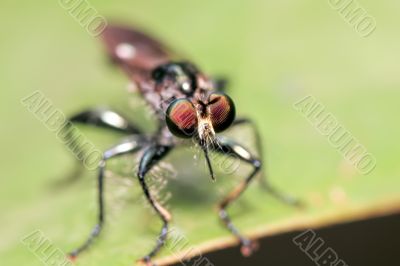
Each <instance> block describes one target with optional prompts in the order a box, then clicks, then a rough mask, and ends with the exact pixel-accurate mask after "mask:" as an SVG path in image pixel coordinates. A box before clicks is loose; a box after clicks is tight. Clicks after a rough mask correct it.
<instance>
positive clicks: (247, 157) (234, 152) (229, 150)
mask: <svg viewBox="0 0 400 266" xmlns="http://www.w3.org/2000/svg"><path fill="white" fill-rule="evenodd" d="M218 144H219V145H216V146H217V147H215V148H214V149H215V151H217V152H219V153H221V154H223V155H227V156H231V157H234V158H238V159H240V160H241V161H243V162H246V163H248V164H250V165H252V166H253V170H252V172H251V173H250V174H249V175H248V176H247V177H246V178H245V179H244V180H243V181H242V182H241V183H240V184H239V185H238V186H236V187H235V188H234V189H233V190H232V191H231V192H230V193H229V194H228V196H226V197H225V198H224V199H223V200H222V201H221V203H220V204H219V205H218V208H219V217H220V218H221V220H222V221H223V223H224V224H225V226H226V227H227V229H228V230H229V231H230V232H231V233H232V234H234V235H235V236H236V237H237V238H238V239H239V241H240V244H241V252H242V254H243V255H244V256H249V255H251V254H252V252H253V251H255V249H256V247H257V245H256V244H255V243H254V242H252V241H251V240H249V239H248V238H246V237H245V236H243V235H242V234H240V232H239V230H238V229H237V228H236V227H235V225H234V224H233V223H232V220H231V218H230V216H229V214H228V212H227V208H228V206H229V205H230V204H231V203H232V202H233V201H235V200H236V199H237V198H238V197H239V196H240V195H241V194H242V193H243V192H244V191H245V190H246V188H247V187H248V185H249V184H250V183H251V181H252V180H253V179H254V177H255V176H256V174H257V173H258V172H259V171H260V169H261V161H260V160H258V159H257V158H255V157H254V156H253V155H252V154H251V153H250V152H249V151H247V150H246V149H245V148H244V147H243V146H241V145H239V144H238V143H236V142H234V141H233V140H230V139H228V138H224V137H219V138H218Z"/></svg>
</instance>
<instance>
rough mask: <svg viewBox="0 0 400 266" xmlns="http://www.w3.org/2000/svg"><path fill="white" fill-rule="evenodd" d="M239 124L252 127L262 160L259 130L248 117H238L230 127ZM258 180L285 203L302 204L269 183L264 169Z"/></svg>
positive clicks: (299, 205)
mask: <svg viewBox="0 0 400 266" xmlns="http://www.w3.org/2000/svg"><path fill="white" fill-rule="evenodd" d="M240 125H249V126H250V127H251V128H252V129H253V131H254V137H255V141H256V148H257V152H258V154H259V156H260V159H259V160H260V161H261V162H263V157H262V156H263V150H262V142H261V137H260V133H259V130H258V128H257V126H256V124H255V123H254V122H253V121H252V120H250V119H247V118H239V119H237V120H235V121H234V122H233V124H232V127H234V126H240ZM260 182H261V186H262V187H263V188H265V189H266V190H267V191H268V192H269V193H270V194H271V195H272V196H274V197H275V198H276V199H278V200H279V201H281V202H283V203H285V204H288V205H291V206H295V207H302V206H303V203H302V202H301V201H300V200H298V199H297V198H295V197H293V196H291V195H288V194H286V193H283V192H282V191H280V190H279V189H276V188H275V187H274V186H273V185H271V183H270V181H269V179H268V174H266V171H265V170H263V171H262V176H261V178H260Z"/></svg>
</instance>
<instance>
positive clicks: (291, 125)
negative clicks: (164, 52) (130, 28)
mask: <svg viewBox="0 0 400 266" xmlns="http://www.w3.org/2000/svg"><path fill="white" fill-rule="evenodd" d="M90 3H91V5H92V6H93V7H95V8H96V9H97V11H98V12H99V13H100V14H101V15H103V16H105V17H107V18H108V19H109V21H110V22H112V21H121V22H124V23H125V24H127V25H139V26H141V27H143V28H145V29H147V30H149V31H151V32H152V33H154V34H155V35H156V36H159V38H161V39H162V40H165V41H166V42H167V43H168V44H169V46H171V47H172V48H174V49H176V50H177V51H182V52H183V53H184V54H185V55H188V57H189V58H190V59H191V60H193V61H194V62H195V63H197V64H198V65H199V66H200V67H201V68H202V69H203V70H204V71H206V72H207V73H213V74H214V73H215V74H219V75H225V76H227V77H228V78H229V79H230V84H229V85H230V88H229V94H230V95H231V96H232V98H234V99H235V103H236V105H237V110H238V113H239V114H240V115H243V116H249V117H251V118H253V119H254V120H255V121H256V122H257V124H258V125H259V127H260V130H261V132H262V138H263V140H264V150H265V154H264V155H265V157H266V159H267V166H268V172H269V173H270V176H271V181H272V182H273V183H274V184H275V185H276V186H278V187H280V188H282V189H284V190H285V191H288V192H290V193H292V194H295V195H298V196H299V197H300V198H302V199H304V200H305V201H306V202H307V203H308V208H307V209H306V210H304V211H298V210H294V209H292V208H289V207H286V206H284V205H282V204H281V203H279V202H277V201H276V200H275V199H273V198H272V197H271V196H269V195H267V194H265V193H264V191H262V190H261V189H260V188H259V187H257V185H254V186H252V188H251V190H250V191H251V192H250V191H249V193H246V194H245V195H244V197H243V199H242V200H241V201H240V203H239V204H238V205H237V206H236V207H233V208H232V209H231V211H232V213H233V215H234V219H236V221H237V225H238V226H239V227H240V228H243V229H244V231H245V232H250V231H254V230H257V229H258V228H265V227H266V228H268V225H272V224H280V223H285V222H291V221H293V223H294V224H295V223H296V222H295V221H297V220H302V219H303V220H304V219H310V221H312V220H313V219H315V220H318V219H323V217H327V215H337V216H340V215H342V214H343V213H351V212H356V211H357V210H364V209H368V208H370V207H371V208H372V206H373V208H378V209H379V208H385V206H389V205H391V206H396V205H398V203H399V202H400V201H399V200H400V194H399V192H400V191H399V190H400V188H399V187H400V186H399V185H400V184H399V174H400V165H399V163H398V158H399V155H400V154H399V152H400V142H399V141H398V137H399V136H400V126H399V124H398V116H399V114H400V113H399V100H400V90H399V87H400V75H399V73H398V72H399V69H400V68H399V62H400V53H399V47H400V35H399V30H398V28H399V26H400V18H399V10H400V2H398V1H389V0H385V1H379V2H378V1H370V0H368V1H367V0H359V3H360V5H361V6H362V7H363V8H365V9H366V10H367V11H368V13H369V14H370V15H371V16H373V17H374V18H375V20H376V22H377V28H376V30H375V31H374V32H373V33H372V34H371V35H370V36H368V37H366V38H363V37H361V36H360V35H359V34H358V33H357V32H356V31H355V30H354V29H353V28H352V27H351V26H349V25H348V24H347V23H346V21H345V20H343V18H342V17H341V16H340V14H338V12H337V11H335V10H334V9H332V7H331V6H330V5H329V1H328V0H326V1H310V0H303V1H286V0H284V1H261V0H254V1H232V0H230V1H227V0H223V1H178V0H172V1H147V0H146V1H145V0H143V1H136V0H131V1H127V0H125V1H113V2H112V1H105V0H104V1H101V0H90ZM0 19H1V24H0V32H1V40H0V59H1V64H0V86H1V97H0V99H1V104H0V110H1V114H2V123H1V127H0V132H1V139H0V142H1V145H0V147H1V148H2V152H1V154H0V161H1V174H0V176H1V186H0V195H1V201H0V208H1V211H0V213H1V220H0V235H1V238H0V256H1V257H0V258H1V264H2V265H27V264H29V265H32V266H34V265H41V262H40V260H38V259H37V258H35V256H34V254H32V253H31V252H30V251H29V250H28V249H27V248H26V247H25V246H24V245H23V244H21V242H20V239H21V238H23V237H24V236H26V235H27V234H29V233H31V232H32V231H34V230H36V229H40V230H42V231H43V232H44V234H45V235H46V236H47V237H48V238H49V239H51V240H52V242H53V243H54V246H56V247H58V248H60V249H62V250H63V251H69V250H70V249H71V248H73V247H76V246H77V245H78V244H80V243H81V242H82V241H83V239H84V238H85V237H86V235H87V234H88V233H89V231H90V229H91V225H93V224H94V221H95V215H96V206H95V202H94V199H95V190H94V184H95V183H94V181H95V175H96V173H95V172H86V173H85V174H84V177H83V178H82V179H81V180H80V181H79V182H76V183H75V184H73V185H70V186H65V187H64V188H62V189H54V188H53V187H52V186H51V184H52V183H53V182H55V181H57V180H60V179H62V177H63V176H64V175H65V174H66V173H67V172H68V171H69V170H70V169H71V168H73V166H74V158H73V156H72V155H71V154H70V153H69V152H68V151H66V149H65V147H63V145H62V144H61V143H60V141H59V140H57V139H56V137H55V135H54V133H52V132H50V131H48V130H47V129H46V127H45V126H44V125H43V124H42V123H41V122H40V121H38V120H37V119H36V118H35V117H34V115H33V114H31V113H29V111H28V110H27V109H26V108H25V107H24V106H23V105H22V104H21V103H20V100H21V99H22V98H24V97H26V96H27V95H29V94H31V93H32V92H33V91H35V90H40V91H42V92H43V93H44V94H45V95H46V97H47V98H49V99H51V101H52V102H53V103H54V105H55V106H56V107H57V108H59V109H61V110H62V111H63V112H64V113H65V114H71V113H73V112H76V111H78V110H80V109H82V108H84V107H89V106H96V105H101V104H107V105H110V106H114V107H117V109H119V110H121V111H122V112H124V113H126V114H127V115H128V116H130V117H132V118H133V119H136V118H137V116H138V115H136V113H133V110H132V107H130V106H129V101H128V100H127V99H128V98H131V101H130V102H132V101H133V102H135V100H136V101H137V97H136V98H135V96H128V93H127V90H126V87H127V84H128V79H127V78H126V77H125V76H124V75H123V73H122V72H121V71H119V70H117V69H115V68H113V67H111V66H110V65H109V64H108V61H107V59H106V57H105V53H104V50H103V47H102V46H101V44H100V41H99V40H98V39H96V38H93V37H91V36H90V35H89V34H88V33H87V32H86V30H85V29H84V28H82V27H81V26H80V25H79V23H78V22H77V21H75V20H74V18H73V17H72V16H71V15H70V14H69V13H68V11H66V10H65V9H63V8H62V7H61V6H60V5H59V3H58V1H55V0H53V1H51V0H40V1H12V0H2V1H1V3H0ZM309 94H311V95H313V96H314V97H316V98H317V99H318V100H319V101H320V102H322V103H323V104H324V105H325V106H326V108H327V110H328V111H329V112H332V113H333V114H334V115H335V116H336V118H338V120H339V121H340V123H341V124H342V125H343V126H345V127H346V128H347V129H348V130H349V131H350V132H351V133H352V135H353V136H355V138H357V139H358V141H360V143H362V144H363V145H365V147H367V149H368V151H369V152H371V153H372V154H373V155H374V156H375V157H376V160H377V166H376V169H375V170H374V171H372V172H371V173H370V174H369V175H365V176H363V175H361V174H359V173H358V172H357V171H356V170H355V169H354V168H353V166H351V165H349V164H348V163H346V162H345V160H344V159H343V156H342V155H341V154H339V153H338V152H337V151H336V150H335V149H334V148H333V147H331V146H330V144H329V143H328V141H327V139H326V138H325V137H324V136H321V135H320V134H319V133H318V131H317V130H316V129H315V128H314V127H313V126H312V125H310V124H309V123H308V122H307V120H306V119H305V118H304V117H303V116H302V115H301V114H300V113H299V112H297V111H296V110H294V108H293V103H294V102H296V101H298V100H299V99H301V98H303V97H304V96H306V95H309ZM132 99H133V100H132ZM136 108H137V109H139V110H140V104H137V106H136ZM133 109H135V108H133ZM136 120H138V121H141V125H142V127H143V128H152V126H151V125H150V121H147V122H144V121H146V120H144V119H143V118H137V119H136ZM146 123H147V124H146ZM84 130H85V132H87V134H88V135H87V136H88V137H93V141H95V142H96V143H98V145H99V147H102V148H105V147H107V146H110V144H112V143H113V142H115V141H116V140H117V139H118V137H119V136H112V135H109V134H98V133H96V132H95V131H93V130H90V129H84ZM103 135H105V136H103ZM243 139H244V141H249V142H251V138H246V137H244V138H243ZM193 153H194V152H192V153H190V152H188V154H189V157H190V158H191V157H192V156H193ZM180 158H181V156H173V158H172V159H170V162H171V163H172V164H177V167H176V169H177V172H178V176H177V180H176V181H175V180H173V181H172V182H171V183H172V187H173V188H172V189H173V191H174V193H173V194H172V198H171V200H170V201H169V203H168V206H169V207H170V209H171V210H172V212H173V213H174V214H175V215H176V217H175V220H174V225H175V226H176V227H178V228H179V229H180V230H182V232H183V233H184V234H185V235H186V236H187V238H188V239H189V242H190V244H191V245H197V244H198V243H203V242H205V241H209V240H211V239H217V238H220V237H225V236H228V234H227V233H226V231H225V230H224V229H223V228H222V227H221V226H220V224H219V222H218V220H217V218H216V217H217V215H216V212H215V211H210V210H215V209H214V206H215V203H216V202H217V198H218V196H219V194H218V191H217V190H218V188H217V187H218V184H219V183H218V182H217V183H216V184H214V185H213V184H209V183H210V182H209V178H208V176H207V174H206V172H205V170H204V167H202V166H203V165H202V163H203V162H202V161H201V160H200V161H199V162H197V163H196V162H195V163H194V164H195V165H197V166H200V167H197V168H198V171H197V172H198V173H196V174H195V176H198V178H193V180H192V179H191V178H189V177H187V176H188V175H189V174H190V173H191V172H193V170H192V168H190V169H187V164H188V163H191V160H187V162H186V163H185V164H186V168H185V166H184V165H183V164H182V162H181V163H180ZM124 160H126V161H131V159H130V157H128V158H124ZM114 168H115V169H117V170H116V171H118V165H115V167H114ZM246 169H248V168H246ZM243 173H246V171H245V170H244V171H243ZM110 179H111V180H114V181H113V182H114V183H113V184H110V187H111V188H110V189H108V192H107V197H108V198H109V200H108V202H107V203H108V209H110V210H109V211H110V212H111V217H112V218H111V217H110V219H109V222H108V223H107V229H106V230H105V232H104V235H103V236H102V238H101V240H100V241H98V242H97V243H96V245H95V247H94V248H93V249H91V250H90V251H89V252H88V253H86V254H84V255H83V256H82V258H80V260H79V261H78V265H96V266H100V265H132V263H133V262H134V261H135V260H136V259H138V258H140V256H142V255H143V254H144V252H146V251H147V250H148V249H149V248H150V247H151V246H152V244H153V241H154V239H155V236H156V234H157V232H158V230H159V226H160V224H159V222H158V221H157V219H156V218H155V217H153V216H152V213H151V211H150V210H149V209H148V208H144V207H143V204H138V198H140V196H139V188H138V186H137V182H136V180H135V179H134V177H133V178H130V179H127V180H132V181H130V183H129V185H128V186H126V182H128V181H126V180H125V179H124V178H122V179H121V178H110ZM223 179H224V178H223V177H222V176H220V178H219V180H223ZM120 180H125V181H120ZM188 180H189V181H188ZM235 180H238V179H237V178H236V179H235ZM180 182H182V183H180ZM221 182H222V183H223V181H221ZM182 184H183V185H182ZM180 188H181V189H180ZM187 189H189V190H193V191H197V190H199V191H197V193H198V194H199V195H197V197H195V198H191V197H190V195H189V196H188V195H181V194H184V193H181V192H182V191H185V190H187ZM338 191H339V194H340V197H339V198H340V200H337V197H336V196H335V195H337V193H338ZM117 194H118V195H117ZM119 194H123V196H121V195H119ZM189 194H190V193H189ZM132 195H134V196H132ZM135 203H136V204H135ZM260 230H261V229H260ZM172 253H173V252H172ZM164 254H165V255H171V251H168V250H167V251H164Z"/></svg>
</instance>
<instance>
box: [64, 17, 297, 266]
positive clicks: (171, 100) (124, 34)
mask: <svg viewBox="0 0 400 266" xmlns="http://www.w3.org/2000/svg"><path fill="white" fill-rule="evenodd" d="M101 37H102V41H103V43H104V45H105V47H106V51H107V53H108V55H109V56H110V57H111V59H112V62H113V63H115V64H116V65H117V66H119V67H120V68H121V69H122V70H124V72H125V73H126V74H127V75H128V77H129V78H130V80H131V82H132V83H133V84H135V87H137V88H138V91H139V93H140V94H141V96H142V97H143V98H144V100H145V101H146V102H147V104H148V105H149V106H150V107H151V108H152V109H153V110H154V112H155V115H156V117H157V118H158V129H157V130H156V132H155V133H154V134H151V135H150V136H149V135H148V134H144V133H143V132H142V131H141V130H140V129H139V127H138V126H136V125H135V124H133V123H132V122H130V121H129V120H128V119H127V118H125V117H124V116H123V115H121V114H119V113H117V112H115V111H113V110H111V109H108V108H92V109H89V110H86V111H83V112H81V113H78V114H76V115H74V116H72V117H70V118H69V120H70V121H71V122H74V123H82V124H89V125H93V126H97V127H102V128H106V129H108V130H111V131H118V132H120V133H121V132H122V133H125V134H126V135H127V138H125V139H124V140H123V141H121V142H120V143H119V144H117V145H115V146H113V147H112V148H110V149H108V150H106V151H105V152H104V154H103V158H102V160H101V161H100V163H99V173H98V206H99V214H98V223H97V225H96V226H95V227H94V229H93V230H92V232H91V233H90V235H89V237H88V239H87V240H86V241H85V242H84V243H83V245H81V246H80V247H78V248H77V249H75V250H74V251H72V252H71V253H70V256H71V258H72V259H74V258H76V257H77V256H78V255H79V254H80V253H81V252H83V251H84V250H86V249H87V248H88V247H89V246H90V245H91V244H92V242H93V240H94V239H95V238H96V237H98V236H99V234H100V232H101V230H102V227H103V225H104V221H105V210H104V172H105V167H106V161H107V160H109V159H111V158H114V157H117V156H120V155H123V154H133V153H136V152H138V151H142V152H143V155H142V156H141V158H140V162H139V166H138V170H137V173H136V175H137V178H138V179H139V183H140V185H141V187H142V189H143V193H144V195H145V197H146V199H147V201H148V202H149V203H150V205H151V206H152V208H153V209H154V210H155V212H156V213H157V214H158V217H159V218H160V219H161V220H162V222H163V226H162V229H161V232H160V234H159V237H158V238H157V242H156V244H155V246H154V248H153V249H152V250H151V251H150V252H149V253H148V254H147V255H145V256H144V257H143V258H142V259H141V260H140V261H141V262H143V263H145V264H146V265H152V262H151V260H152V258H153V257H154V256H155V255H156V254H157V252H158V251H159V250H160V249H161V247H162V246H163V244H164V243H165V241H166V239H167V232H168V223H169V221H170V220H171V214H170V213H169V212H168V211H167V210H166V209H165V208H164V207H163V206H162V205H161V204H160V203H159V202H157V200H156V199H155V198H153V197H152V195H151V193H150V192H149V188H148V184H147V182H146V174H147V173H148V172H149V171H150V169H151V168H152V167H153V166H154V165H156V164H157V163H158V162H160V161H161V160H163V159H164V158H165V157H166V156H167V155H168V153H169V152H170V151H171V150H172V149H174V148H175V147H177V146H179V145H183V144H184V143H185V142H184V141H182V139H185V138H192V139H194V140H195V141H196V142H197V143H198V145H199V147H201V150H202V151H203V152H204V154H205V160H206V162H207V166H208V169H209V175H210V177H211V179H212V180H215V175H214V171H213V168H212V162H211V161H210V158H209V152H217V153H221V154H224V155H227V156H234V157H235V158H239V159H240V160H241V161H243V162H245V163H248V164H250V165H251V166H252V167H253V170H252V171H251V173H250V174H249V175H248V176H247V177H246V178H245V179H244V180H243V181H242V182H241V183H240V184H239V185H238V186H237V187H236V188H235V189H234V190H233V191H232V192H231V193H229V194H228V195H227V197H226V198H224V199H223V200H222V201H221V203H220V204H219V205H218V207H219V217H220V218H221V220H222V221H223V223H224V225H225V226H226V228H227V229H228V230H229V231H230V232H231V233H232V234H234V235H235V236H236V237H237V238H238V240H239V241H240V244H241V251H242V253H243V255H246V256H248V255H250V254H251V253H252V252H253V251H254V249H255V245H254V243H253V242H252V241H250V240H249V239H248V238H246V237H244V236H243V235H241V234H240V233H239V231H238V230H237V229H236V228H235V226H234V225H233V223H232V222H231V219H230V217H229V215H228V213H227V211H226V209H227V207H228V206H229V205H230V204H231V203H232V202H233V201H234V200H236V199H237V198H238V197H239V196H240V195H241V194H242V192H243V191H244V190H245V189H246V188H247V186H248V184H249V183H250V182H251V181H252V180H253V179H254V177H255V176H256V174H257V173H258V172H259V171H260V168H261V160H260V159H259V158H257V157H256V156H255V155H253V154H252V153H251V152H250V151H248V150H247V149H246V148H245V147H243V146H242V145H241V144H239V143H238V142H236V141H234V140H232V139H229V138H227V137H223V136H217V134H218V133H220V132H223V131H225V130H226V129H228V128H233V127H237V126H239V125H244V124H249V125H251V126H254V125H253V124H252V122H251V120H249V119H238V118H236V111H235V105H234V102H233V100H232V99H231V98H230V97H229V96H228V95H226V94H225V93H224V89H225V86H224V85H225V84H226V83H225V82H224V80H215V79H212V78H209V77H208V76H206V75H205V74H204V73H202V72H201V71H200V70H199V69H198V68H197V67H196V66H195V65H194V64H192V63H190V62H188V61H179V60H176V59H175V58H176V56H175V54H174V53H173V52H171V50H170V49H168V48H167V47H166V46H165V45H163V44H162V43H160V42H159V41H157V40H155V39H153V38H151V37H150V36H148V35H146V34H144V33H142V32H140V31H138V30H136V29H129V28H125V27H122V26H116V25H109V26H108V27H107V28H106V29H105V30H104V32H103V33H102V35H101ZM256 135H257V138H259V137H258V133H257V134H256ZM264 184H265V186H266V187H267V188H268V189H269V191H270V192H271V193H272V195H275V196H276V197H277V198H279V199H281V200H283V201H285V202H288V203H291V204H296V203H297V202H296V201H295V200H294V199H292V198H290V197H288V196H285V195H282V194H280V193H278V192H277V191H276V190H273V189H272V188H271V187H270V186H269V184H268V183H267V182H266V181H264Z"/></svg>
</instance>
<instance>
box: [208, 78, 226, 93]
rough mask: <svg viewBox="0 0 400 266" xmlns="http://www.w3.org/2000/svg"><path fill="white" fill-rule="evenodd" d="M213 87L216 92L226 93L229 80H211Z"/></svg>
mask: <svg viewBox="0 0 400 266" xmlns="http://www.w3.org/2000/svg"><path fill="white" fill-rule="evenodd" d="M211 82H212V86H213V88H214V89H215V90H217V91H221V92H225V91H226V88H227V87H228V80H227V79H226V78H223V77H214V78H212V79H211Z"/></svg>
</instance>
